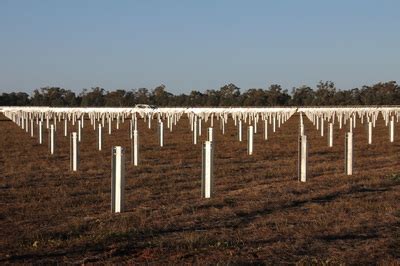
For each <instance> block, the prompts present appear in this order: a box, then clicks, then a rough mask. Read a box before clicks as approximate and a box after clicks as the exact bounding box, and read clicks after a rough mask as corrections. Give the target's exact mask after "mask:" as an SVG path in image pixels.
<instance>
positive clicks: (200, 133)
mask: <svg viewBox="0 0 400 266" xmlns="http://www.w3.org/2000/svg"><path fill="white" fill-rule="evenodd" d="M199 136H201V118H200V119H199Z"/></svg>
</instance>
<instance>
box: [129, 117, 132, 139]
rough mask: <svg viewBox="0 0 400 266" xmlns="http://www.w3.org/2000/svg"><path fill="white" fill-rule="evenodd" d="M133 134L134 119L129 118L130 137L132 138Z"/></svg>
mask: <svg viewBox="0 0 400 266" xmlns="http://www.w3.org/2000/svg"><path fill="white" fill-rule="evenodd" d="M132 135H133V120H132V119H131V120H129V138H130V139H132Z"/></svg>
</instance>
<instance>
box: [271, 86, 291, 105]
mask: <svg viewBox="0 0 400 266" xmlns="http://www.w3.org/2000/svg"><path fill="white" fill-rule="evenodd" d="M265 94H266V96H267V104H268V105H269V106H277V105H279V106H283V105H288V104H289V100H290V95H289V94H288V93H287V90H282V87H281V85H278V84H272V85H271V86H270V87H269V88H268V90H266V91H265Z"/></svg>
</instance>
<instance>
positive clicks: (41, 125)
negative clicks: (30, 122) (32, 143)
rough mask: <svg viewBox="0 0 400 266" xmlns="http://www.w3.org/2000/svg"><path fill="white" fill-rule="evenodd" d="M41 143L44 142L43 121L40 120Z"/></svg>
mask: <svg viewBox="0 0 400 266" xmlns="http://www.w3.org/2000/svg"><path fill="white" fill-rule="evenodd" d="M38 129H39V144H42V143H43V122H42V121H39V127H38Z"/></svg>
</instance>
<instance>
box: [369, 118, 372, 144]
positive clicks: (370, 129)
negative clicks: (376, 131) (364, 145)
mask: <svg viewBox="0 0 400 266" xmlns="http://www.w3.org/2000/svg"><path fill="white" fill-rule="evenodd" d="M368 144H372V122H368Z"/></svg>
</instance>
